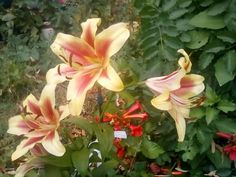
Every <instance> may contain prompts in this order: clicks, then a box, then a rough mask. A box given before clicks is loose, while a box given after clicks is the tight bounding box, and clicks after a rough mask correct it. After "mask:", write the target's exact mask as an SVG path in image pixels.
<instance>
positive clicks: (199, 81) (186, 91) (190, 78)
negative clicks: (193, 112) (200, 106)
mask: <svg viewBox="0 0 236 177" xmlns="http://www.w3.org/2000/svg"><path fill="white" fill-rule="evenodd" d="M203 81H204V77H202V76H200V75H197V74H189V75H186V76H184V77H183V79H181V81H180V85H181V86H180V88H179V89H177V90H175V91H173V93H174V94H175V95H177V96H179V97H181V98H185V99H188V98H191V97H194V96H197V95H198V94H200V93H201V92H202V91H203V90H204V89H205V86H204V84H203Z"/></svg>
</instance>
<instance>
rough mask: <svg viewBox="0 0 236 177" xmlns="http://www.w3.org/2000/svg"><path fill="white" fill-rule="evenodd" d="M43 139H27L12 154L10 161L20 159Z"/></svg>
mask: <svg viewBox="0 0 236 177" xmlns="http://www.w3.org/2000/svg"><path fill="white" fill-rule="evenodd" d="M42 139H43V137H36V138H28V139H25V140H23V141H21V143H20V144H19V145H18V146H17V147H16V151H15V152H13V154H12V156H11V159H12V161H14V160H16V159H18V158H20V157H21V156H23V155H25V154H26V153H27V152H28V151H29V150H30V149H32V148H33V147H34V145H35V144H36V143H39V142H40V141H41V140H42Z"/></svg>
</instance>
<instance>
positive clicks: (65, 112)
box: [59, 104, 70, 121]
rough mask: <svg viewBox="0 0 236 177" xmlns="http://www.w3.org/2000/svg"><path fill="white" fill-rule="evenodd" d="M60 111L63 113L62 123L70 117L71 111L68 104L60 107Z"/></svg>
mask: <svg viewBox="0 0 236 177" xmlns="http://www.w3.org/2000/svg"><path fill="white" fill-rule="evenodd" d="M59 110H60V112H61V116H60V121H61V120H63V119H65V118H66V117H67V116H69V115H70V110H69V106H68V104H66V105H63V106H60V107H59Z"/></svg>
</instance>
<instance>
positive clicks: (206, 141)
mask: <svg viewBox="0 0 236 177" xmlns="http://www.w3.org/2000/svg"><path fill="white" fill-rule="evenodd" d="M197 139H198V141H199V143H200V144H201V146H200V153H203V152H206V151H207V150H208V149H209V148H210V147H211V143H212V140H213V134H212V133H211V132H209V131H206V128H202V127H200V128H199V129H198V130H197Z"/></svg>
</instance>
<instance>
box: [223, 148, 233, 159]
mask: <svg viewBox="0 0 236 177" xmlns="http://www.w3.org/2000/svg"><path fill="white" fill-rule="evenodd" d="M224 151H225V152H226V153H228V154H229V158H230V160H236V145H234V146H231V145H228V146H225V147H224Z"/></svg>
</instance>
